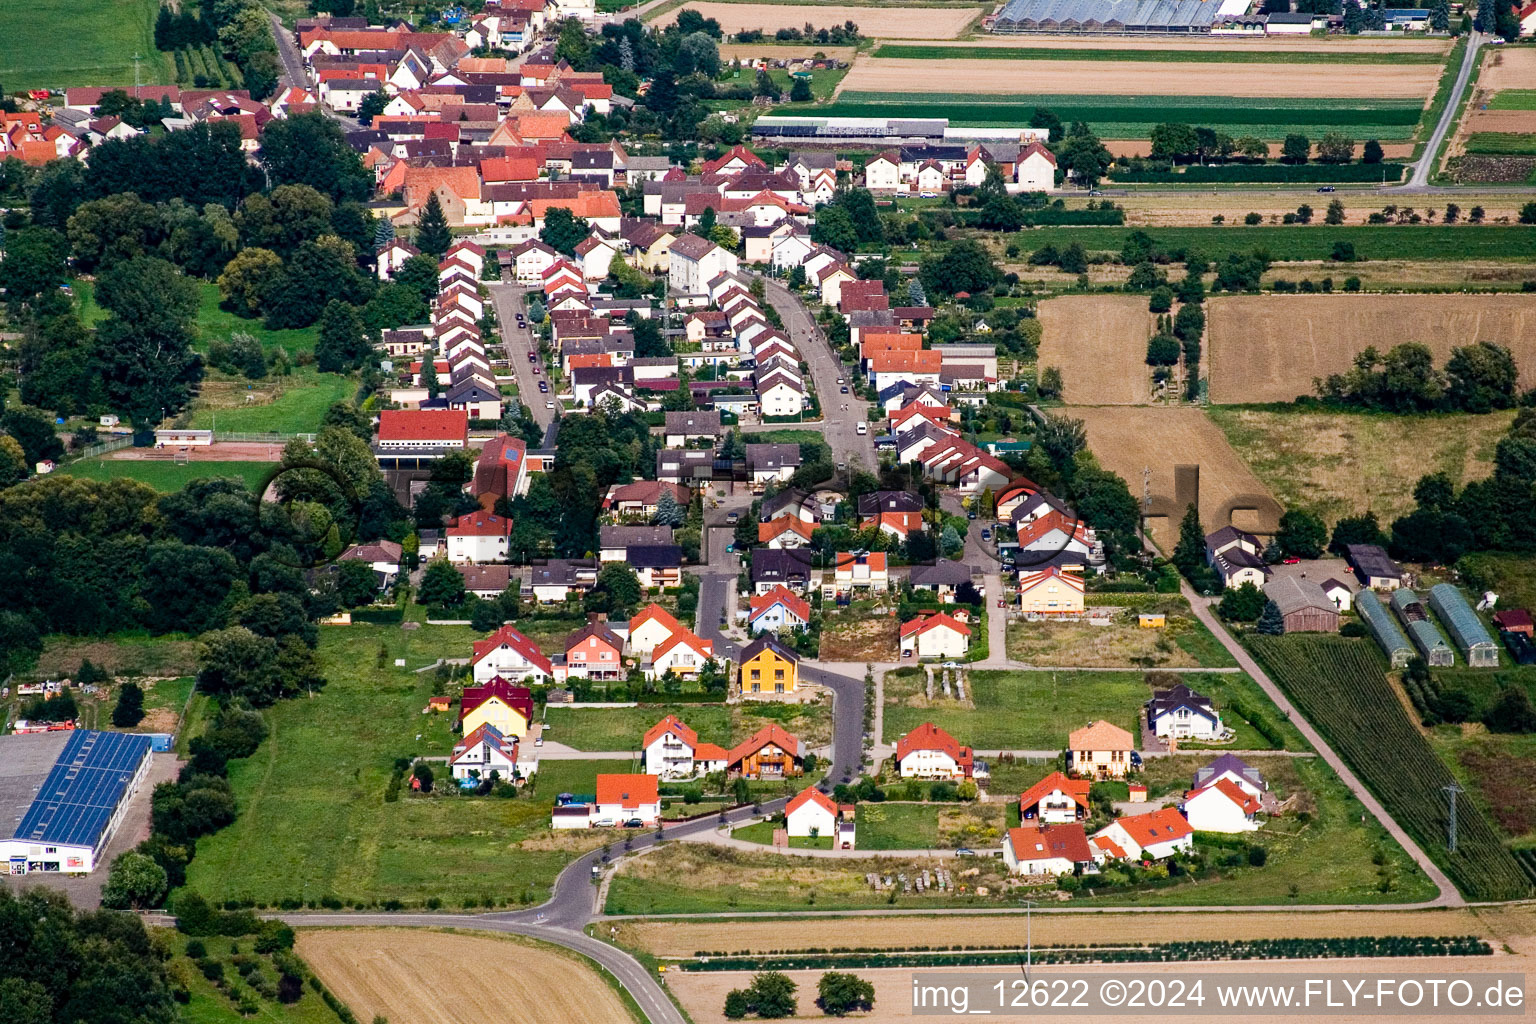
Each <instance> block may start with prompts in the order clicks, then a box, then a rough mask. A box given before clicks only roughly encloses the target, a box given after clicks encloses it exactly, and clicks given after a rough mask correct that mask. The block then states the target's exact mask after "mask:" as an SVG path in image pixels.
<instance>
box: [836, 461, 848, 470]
mask: <svg viewBox="0 0 1536 1024" xmlns="http://www.w3.org/2000/svg"><path fill="white" fill-rule="evenodd" d="M837 468H838V469H839V470H844V469H847V468H848V463H846V462H839V463H838V464H837Z"/></svg>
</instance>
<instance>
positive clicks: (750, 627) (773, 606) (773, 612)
mask: <svg viewBox="0 0 1536 1024" xmlns="http://www.w3.org/2000/svg"><path fill="white" fill-rule="evenodd" d="M779 521H780V522H794V520H779ZM810 621H811V605H810V603H809V602H808V601H805V600H804V599H802V598H799V597H796V596H795V594H794V593H793V592H792V591H790V590H789V589H788V588H786V587H784V586H775V587H774V588H773V589H772V590H769V591H768V592H767V593H766V594H758V595H756V596H755V597H753V598H752V601H751V605H750V609H749V611H748V612H747V631H748V632H749V633H754V634H755V633H777V632H779V631H780V630H784V629H796V630H799V629H804V628H805V627H806V624H807V623H809V622H810Z"/></svg>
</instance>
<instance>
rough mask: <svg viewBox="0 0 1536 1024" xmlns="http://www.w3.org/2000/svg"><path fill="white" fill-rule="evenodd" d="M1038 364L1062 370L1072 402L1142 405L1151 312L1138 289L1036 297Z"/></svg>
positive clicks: (1147, 386) (1147, 391) (1147, 383)
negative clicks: (1124, 292)
mask: <svg viewBox="0 0 1536 1024" xmlns="http://www.w3.org/2000/svg"><path fill="white" fill-rule="evenodd" d="M1039 316H1040V355H1039V359H1038V362H1039V365H1040V366H1041V367H1047V366H1054V367H1056V368H1057V369H1059V370H1060V371H1061V377H1062V382H1063V384H1064V387H1065V391H1064V398H1065V400H1066V401H1068V402H1072V403H1073V404H1075V405H1144V404H1146V403H1147V402H1150V401H1151V399H1152V392H1151V380H1152V377H1151V372H1150V368H1149V367H1148V366H1147V363H1146V356H1147V339H1148V338H1150V337H1151V336H1152V320H1153V317H1152V314H1151V313H1149V312H1147V300H1146V297H1145V296H1141V295H1064V296H1061V297H1059V298H1054V299H1047V300H1045V301H1044V302H1042V303H1040V307H1039Z"/></svg>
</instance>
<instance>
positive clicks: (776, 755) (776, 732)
mask: <svg viewBox="0 0 1536 1024" xmlns="http://www.w3.org/2000/svg"><path fill="white" fill-rule="evenodd" d="M726 771H727V772H729V773H730V774H732V775H739V776H741V777H742V778H745V779H788V778H794V777H795V776H798V775H800V774H802V773H803V772H804V771H805V743H804V741H803V740H801V739H799V738H798V737H796V736H794V735H792V734H790V733H788V732H785V731H784V728H783V727H782V726H780V725H778V724H776V723H770V724H768V725H765V726H763V727H762V728H761V729H759V730H757V732H755V733H753V734H752V735H751V736H749V737H747V738H746V739H745V740H743V741H742V742H740V743H738V744H737V745H736V746H734V747H732V748H731V750H730V753H729V754H727V755H726Z"/></svg>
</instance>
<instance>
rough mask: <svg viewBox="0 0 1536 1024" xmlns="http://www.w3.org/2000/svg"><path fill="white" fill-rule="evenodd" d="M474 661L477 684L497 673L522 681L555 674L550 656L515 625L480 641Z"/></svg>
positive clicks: (476, 647)
mask: <svg viewBox="0 0 1536 1024" xmlns="http://www.w3.org/2000/svg"><path fill="white" fill-rule="evenodd" d="M470 664H471V666H472V670H473V674H474V679H475V682H476V683H488V682H490V681H491V680H492V679H495V678H496V677H497V676H501V677H502V678H503V679H514V680H521V679H526V678H528V677H530V676H533V677H537V676H540V675H544V676H548V675H551V674H552V673H551V671H550V663H549V659H548V658H546V657H545V656H544V653H543V652H542V651H540V650H539V646H538V644H536V643H534V642H533V641H532V640H530V639H528V638H527V637H526V636H523V634H521V633H519V632H518V631H517V628H516V627H515V626H502V627H501V628H500V629H498V630H497V631H496V632H494V633H492V634H491V635H490V636H488V637H486V638H485V639H484V640H476V641H475V651H474V656H473V657H472V658H471V659H470ZM519 735H521V734H519Z"/></svg>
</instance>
